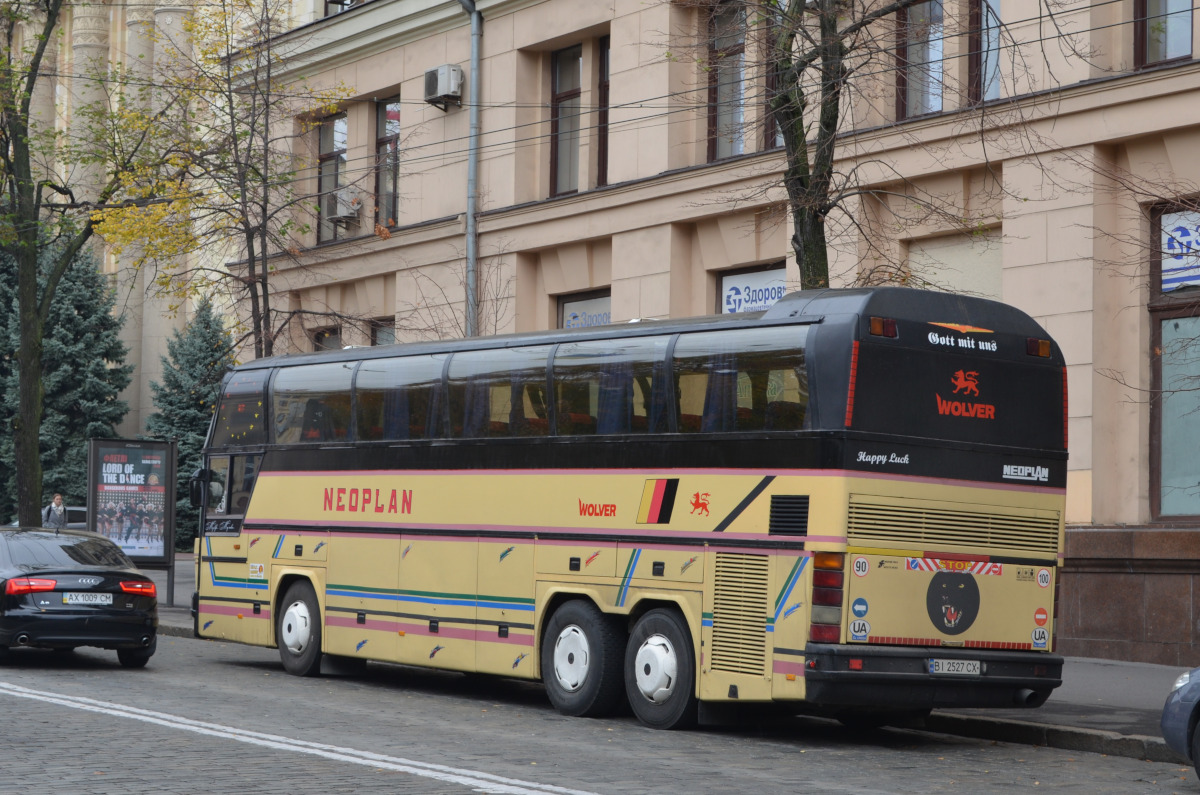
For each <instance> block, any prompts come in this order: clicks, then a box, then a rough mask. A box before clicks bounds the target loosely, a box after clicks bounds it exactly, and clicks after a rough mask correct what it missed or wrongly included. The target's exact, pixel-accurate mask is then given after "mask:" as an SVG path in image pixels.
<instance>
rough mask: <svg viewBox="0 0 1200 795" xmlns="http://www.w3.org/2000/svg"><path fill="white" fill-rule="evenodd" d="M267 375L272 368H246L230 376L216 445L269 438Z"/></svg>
mask: <svg viewBox="0 0 1200 795" xmlns="http://www.w3.org/2000/svg"><path fill="white" fill-rule="evenodd" d="M268 375H270V371H269V370H246V371H242V372H235V373H233V374H231V375H230V376H229V380H227V381H226V382H225V385H224V387H223V389H222V391H221V405H220V406H219V408H218V410H217V424H216V426H215V427H214V430H213V440H212V444H213V446H214V447H224V446H225V445H239V444H263V443H264V442H266V441H267V429H266V425H265V417H264V409H265V404H264V402H263V393H264V391H265V387H266V383H267V376H268Z"/></svg>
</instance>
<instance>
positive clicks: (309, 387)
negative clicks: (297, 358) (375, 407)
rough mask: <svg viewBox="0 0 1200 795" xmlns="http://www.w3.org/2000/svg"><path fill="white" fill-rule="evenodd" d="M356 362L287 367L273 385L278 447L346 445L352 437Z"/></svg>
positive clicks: (281, 371) (273, 414)
mask: <svg viewBox="0 0 1200 795" xmlns="http://www.w3.org/2000/svg"><path fill="white" fill-rule="evenodd" d="M353 373H354V362H337V363H334V364H310V365H306V366H303V367H284V368H282V369H280V371H279V373H278V375H276V376H275V381H274V383H272V384H271V411H272V416H273V417H274V418H275V441H276V442H277V443H278V444H303V443H314V442H333V441H344V440H346V439H348V438H349V436H350V376H351V375H353Z"/></svg>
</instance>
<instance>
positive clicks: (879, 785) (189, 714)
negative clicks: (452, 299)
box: [0, 636, 1200, 795]
mask: <svg viewBox="0 0 1200 795" xmlns="http://www.w3.org/2000/svg"><path fill="white" fill-rule="evenodd" d="M0 716H3V719H2V723H3V725H4V727H5V728H4V735H5V742H4V745H5V753H4V765H3V772H2V773H0V792H21V793H41V792H51V791H55V792H64V791H65V792H73V793H128V792H131V791H146V792H164V793H194V792H200V791H204V792H213V793H233V792H247V791H253V792H255V793H256V795H272V794H273V793H283V792H287V793H296V792H334V793H338V792H354V793H375V792H380V793H383V792H387V793H468V792H503V793H557V794H558V795H569V793H655V795H671V794H672V793H680V795H683V794H684V793H686V794H687V795H695V794H696V793H709V792H713V793H716V792H720V793H726V792H734V793H741V792H755V793H798V792H806V793H807V792H836V793H892V792H924V793H950V792H954V793H961V792H964V791H966V792H1013V791H1021V792H1026V791H1030V790H1032V789H1035V788H1042V787H1054V788H1056V789H1059V790H1063V791H1067V792H1087V793H1138V792H1147V793H1149V792H1154V793H1158V792H1188V793H1200V782H1198V781H1197V779H1196V776H1195V773H1194V772H1193V771H1192V770H1191V769H1190V767H1183V766H1179V765H1172V764H1166V763H1154V762H1145V761H1140V760H1134V759H1128V758H1121V757H1110V756H1102V755H1099V754H1089V753H1080V752H1071V751H1062V750H1056V749H1052V748H1046V747H1031V746H1027V745H1014V744H1007V743H1003V742H993V741H987V740H973V739H967V738H961V737H951V736H948V735H940V734H934V733H929V732H919V731H911V730H882V731H878V732H873V733H869V734H865V735H862V734H854V733H853V732H850V731H849V730H847V729H844V728H843V727H841V726H840V725H838V724H836V723H832V722H827V721H821V720H816V719H811V718H807V719H802V718H794V717H781V718H771V717H769V716H766V715H762V714H757V715H752V716H750V720H749V722H747V723H745V724H743V725H741V726H731V727H725V728H722V729H702V730H697V731H689V732H658V731H652V730H650V729H646V728H644V727H643V726H642V725H641V724H639V723H638V722H637V721H636V720H635V719H633V718H632V717H630V716H627V715H626V716H618V717H613V718H607V719H603V720H588V719H578V718H565V717H562V716H561V715H559V714H558V713H556V712H555V711H554V710H553V709H552V708H551V707H550V705H549V703H548V702H547V700H546V697H545V694H544V692H543V691H542V689H541V687H540V686H539V685H536V684H530V683H526V682H518V681H513V680H502V679H492V678H486V677H473V676H470V677H469V676H463V675H458V674H448V673H437V672H427V671H423V670H420V669H414V668H407V667H401V666H390V665H375V664H372V665H370V666H369V667H368V669H367V672H366V674H365V675H362V676H359V677H354V678H338V677H322V678H317V679H299V678H296V677H292V676H289V675H287V674H285V673H284V672H283V670H282V668H281V666H280V664H279V661H278V657H277V655H276V652H275V651H274V650H271V649H260V648H252V647H246V646H239V645H234V644H225V643H218V642H212V641H200V640H195V639H191V638H182V637H172V636H163V637H160V639H159V651H158V654H157V655H156V656H155V658H154V659H153V660H152V661H151V663H150V665H149V666H148V667H147V668H146V669H145V670H143V671H128V670H125V669H123V668H121V667H120V666H119V665H118V664H117V661H116V655H115V654H113V653H111V652H102V651H99V650H80V651H78V652H76V653H74V654H68V655H62V654H54V653H50V652H42V651H38V650H28V649H21V650H15V651H14V652H13V653H12V654H11V655H10V659H9V662H7V663H6V664H4V665H2V666H0Z"/></svg>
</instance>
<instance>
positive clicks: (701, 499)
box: [692, 491, 709, 516]
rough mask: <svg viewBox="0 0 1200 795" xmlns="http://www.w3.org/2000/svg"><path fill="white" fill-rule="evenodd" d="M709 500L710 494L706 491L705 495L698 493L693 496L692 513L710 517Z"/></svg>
mask: <svg viewBox="0 0 1200 795" xmlns="http://www.w3.org/2000/svg"><path fill="white" fill-rule="evenodd" d="M708 498H709V493H708V492H707V491H706V492H704V493H703V494H701V493H700V492H696V493H695V494H693V495H692V513H696V512H697V511H699V512H700V515H701V516H708Z"/></svg>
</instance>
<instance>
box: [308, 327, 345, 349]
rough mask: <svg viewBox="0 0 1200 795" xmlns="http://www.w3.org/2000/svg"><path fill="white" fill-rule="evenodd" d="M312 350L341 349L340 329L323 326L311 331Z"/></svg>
mask: <svg viewBox="0 0 1200 795" xmlns="http://www.w3.org/2000/svg"><path fill="white" fill-rule="evenodd" d="M312 340H313V350H314V351H340V350H341V349H342V330H341V329H340V328H323V329H319V330H317V331H314V332H313V335H312Z"/></svg>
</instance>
